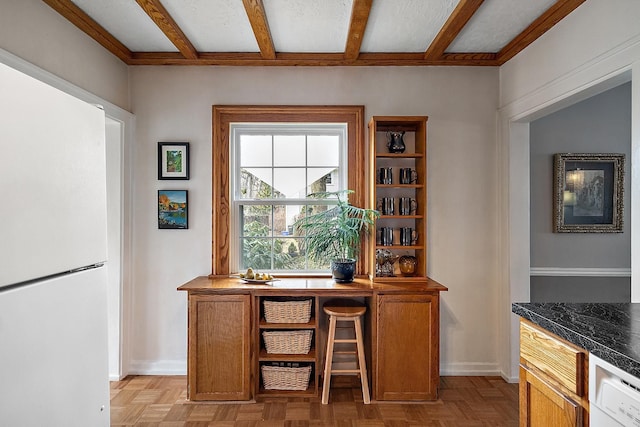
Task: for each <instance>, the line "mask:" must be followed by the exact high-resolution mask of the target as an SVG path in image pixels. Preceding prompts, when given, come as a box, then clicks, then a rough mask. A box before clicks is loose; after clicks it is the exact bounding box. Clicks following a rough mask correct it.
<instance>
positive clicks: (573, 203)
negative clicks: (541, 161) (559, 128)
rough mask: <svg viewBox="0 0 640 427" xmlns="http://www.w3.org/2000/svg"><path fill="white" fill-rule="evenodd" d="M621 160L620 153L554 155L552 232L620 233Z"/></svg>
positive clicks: (622, 207)
mask: <svg viewBox="0 0 640 427" xmlns="http://www.w3.org/2000/svg"><path fill="white" fill-rule="evenodd" d="M624 161H625V156H624V154H608V153H604V154H599V153H583V154H575V153H557V154H555V156H554V196H553V197H554V209H553V210H554V232H556V233H621V232H622V225H623V211H624Z"/></svg>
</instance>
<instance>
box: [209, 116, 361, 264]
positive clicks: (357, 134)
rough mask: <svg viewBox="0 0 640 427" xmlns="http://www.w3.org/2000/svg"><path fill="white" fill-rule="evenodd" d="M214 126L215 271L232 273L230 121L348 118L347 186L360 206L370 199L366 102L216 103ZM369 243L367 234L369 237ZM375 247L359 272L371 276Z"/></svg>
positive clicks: (339, 120) (336, 120)
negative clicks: (313, 104) (325, 103)
mask: <svg viewBox="0 0 640 427" xmlns="http://www.w3.org/2000/svg"><path fill="white" fill-rule="evenodd" d="M212 123H213V129H212V156H211V157H212V176H211V179H212V204H211V208H212V212H211V238H212V242H211V243H212V245H211V249H212V251H211V256H212V259H211V274H212V275H213V276H227V275H229V274H230V273H232V272H231V271H230V265H229V255H230V254H229V250H230V247H231V246H230V239H231V221H230V219H231V218H230V215H231V212H232V211H231V206H230V202H231V198H230V188H229V182H230V175H229V173H230V169H229V159H230V151H229V144H230V125H231V123H347V144H348V155H347V167H348V171H347V176H348V179H347V180H348V185H347V188H349V189H350V190H354V193H353V194H351V195H350V197H349V201H350V202H351V203H352V204H354V205H355V206H361V207H364V206H365V203H366V192H367V187H366V183H367V178H366V166H365V154H364V153H365V146H364V144H365V136H364V106H342V105H339V106H260V105H244V106H243V105H214V106H213V118H212ZM364 244H366V239H364ZM368 252H369V251H367V250H366V248H362V251H361V255H360V259H359V260H358V261H359V262H358V263H357V265H356V274H357V275H365V274H367V273H368V272H367V271H366V268H367V265H368V264H369V262H367V260H366V259H364V258H365V257H366V256H367V254H368Z"/></svg>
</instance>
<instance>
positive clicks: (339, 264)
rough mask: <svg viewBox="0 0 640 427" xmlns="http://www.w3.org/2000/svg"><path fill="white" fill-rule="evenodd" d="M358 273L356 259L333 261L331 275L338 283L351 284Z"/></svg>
mask: <svg viewBox="0 0 640 427" xmlns="http://www.w3.org/2000/svg"><path fill="white" fill-rule="evenodd" d="M355 273H356V260H355V259H349V258H346V259H334V260H332V261H331V275H332V276H333V279H334V280H335V281H336V282H338V283H351V282H353V277H354V276H355Z"/></svg>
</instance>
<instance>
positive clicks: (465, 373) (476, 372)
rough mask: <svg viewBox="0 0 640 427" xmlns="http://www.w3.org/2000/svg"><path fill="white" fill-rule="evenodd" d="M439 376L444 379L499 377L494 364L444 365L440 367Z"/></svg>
mask: <svg viewBox="0 0 640 427" xmlns="http://www.w3.org/2000/svg"><path fill="white" fill-rule="evenodd" d="M440 375H441V376H446V377H454V376H455V377H458V376H459V377H481V376H487V377H501V376H503V375H502V372H501V371H500V369H499V368H498V365H497V364H495V363H472V362H471V363H445V364H441V365H440Z"/></svg>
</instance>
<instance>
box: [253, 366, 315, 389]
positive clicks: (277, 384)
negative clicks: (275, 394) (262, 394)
mask: <svg viewBox="0 0 640 427" xmlns="http://www.w3.org/2000/svg"><path fill="white" fill-rule="evenodd" d="M261 369H262V382H263V384H264V388H265V390H306V389H307V387H309V377H310V376H311V366H304V367H301V368H283V367H280V366H268V365H262V368H261Z"/></svg>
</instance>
